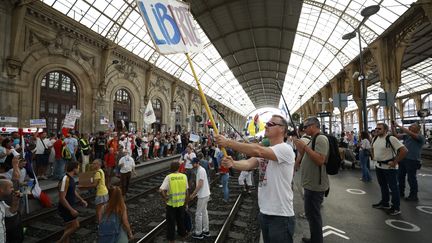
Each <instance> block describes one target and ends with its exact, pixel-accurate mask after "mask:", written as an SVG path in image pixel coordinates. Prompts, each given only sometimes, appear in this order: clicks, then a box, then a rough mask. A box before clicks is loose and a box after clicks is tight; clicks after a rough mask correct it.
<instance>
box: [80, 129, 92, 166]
mask: <svg viewBox="0 0 432 243" xmlns="http://www.w3.org/2000/svg"><path fill="white" fill-rule="evenodd" d="M79 146H80V148H81V158H82V164H81V172H86V170H87V165H88V164H89V159H90V143H89V141H88V134H86V133H83V134H82V137H81V139H80V140H79Z"/></svg>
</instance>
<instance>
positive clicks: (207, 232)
mask: <svg viewBox="0 0 432 243" xmlns="http://www.w3.org/2000/svg"><path fill="white" fill-rule="evenodd" d="M202 235H203V236H205V237H210V231H203V232H202Z"/></svg>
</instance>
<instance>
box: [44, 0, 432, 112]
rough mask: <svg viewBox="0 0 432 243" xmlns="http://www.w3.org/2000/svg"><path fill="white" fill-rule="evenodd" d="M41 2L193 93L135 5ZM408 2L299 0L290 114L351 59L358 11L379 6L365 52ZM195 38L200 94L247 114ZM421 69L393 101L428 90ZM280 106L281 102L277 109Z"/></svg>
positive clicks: (211, 53)
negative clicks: (160, 50) (351, 34)
mask: <svg viewBox="0 0 432 243" xmlns="http://www.w3.org/2000/svg"><path fill="white" fill-rule="evenodd" d="M42 2H44V3H46V4H47V5H49V6H52V7H53V8H55V9H57V10H59V11H60V12H61V13H64V14H66V15H67V16H69V17H70V18H72V19H74V20H76V21H78V22H80V23H81V24H83V25H85V26H87V27H88V28H90V29H91V30H93V31H95V32H97V33H99V34H100V35H101V36H104V37H106V38H108V39H110V40H112V41H113V42H114V43H116V44H118V45H120V46H122V47H124V48H125V49H127V50H129V51H131V52H132V53H134V54H136V55H138V56H139V57H141V58H143V59H144V60H146V61H148V62H150V63H152V64H154V65H155V66H157V67H159V68H161V69H162V70H164V71H166V72H167V73H170V74H171V75H173V76H175V77H177V78H179V79H180V80H181V81H183V82H185V83H187V84H189V85H191V86H192V87H195V88H196V84H195V81H194V79H193V77H192V74H191V70H190V67H189V66H188V63H187V60H186V57H185V56H184V55H183V54H175V55H166V56H165V55H160V54H159V53H158V52H156V49H155V47H154V44H153V42H152V41H151V38H150V36H149V34H148V33H147V30H146V28H145V24H144V22H143V20H142V18H141V15H140V13H139V12H138V11H137V9H136V1H135V0H116V1H114V0H42ZM413 2H415V0H385V1H384V0H315V1H313V0H303V7H302V12H301V15H300V19H299V24H298V27H297V29H298V31H297V32H296V36H295V42H294V46H293V48H292V50H293V51H292V52H291V57H290V63H289V66H288V70H287V74H286V78H285V83H284V87H283V93H284V95H285V97H291V99H289V98H288V100H287V103H288V106H289V108H290V110H291V111H296V110H297V109H298V108H299V107H300V106H301V105H302V104H303V103H304V102H306V101H307V100H308V99H309V98H310V97H311V96H313V95H314V94H315V93H316V92H317V91H318V90H319V89H321V88H322V87H323V86H324V85H325V84H326V83H327V82H328V81H329V80H330V79H332V78H333V77H334V76H335V75H336V74H337V73H338V72H339V71H340V70H341V69H342V68H343V67H344V66H346V65H347V64H348V63H349V62H350V61H351V60H352V59H354V58H355V57H356V56H357V55H358V54H359V46H358V38H353V39H351V40H342V35H344V34H346V33H349V32H352V31H353V30H354V29H356V28H357V27H358V25H359V23H360V22H361V21H362V20H363V16H361V14H360V12H361V10H362V9H364V8H365V7H367V6H371V5H377V4H379V5H380V7H381V9H380V11H379V12H378V13H377V14H375V15H373V16H371V17H370V18H369V19H367V20H366V21H365V23H364V24H363V25H362V26H361V27H360V32H361V42H362V46H363V47H366V46H367V45H368V44H370V43H371V42H372V41H373V40H375V39H376V38H377V37H378V36H379V35H380V34H381V33H382V32H384V30H385V29H387V28H388V27H389V26H390V25H391V24H392V23H393V22H394V21H395V20H396V19H398V18H399V16H400V15H402V14H403V13H404V12H405V11H406V10H407V9H408V8H409V7H410V5H411V4H412V3H413ZM195 24H196V26H199V25H198V24H197V23H195ZM199 33H200V37H201V40H202V41H203V42H204V51H202V52H201V53H199V54H194V55H192V56H191V58H192V61H193V63H194V67H195V71H196V72H197V75H198V77H199V79H200V82H201V86H202V88H203V90H204V93H205V94H206V95H208V96H210V97H212V98H213V99H215V100H217V101H219V102H220V103H222V104H223V105H225V106H227V107H229V108H231V109H233V110H235V111H236V112H238V113H240V114H242V115H247V114H249V113H251V112H252V111H254V110H255V106H254V105H253V103H252V102H251V100H250V99H249V97H248V96H247V94H246V93H245V91H244V90H243V88H242V87H241V85H240V84H239V82H238V81H237V80H236V78H235V77H234V75H233V74H232V72H231V71H230V70H229V69H228V67H227V65H226V63H225V62H224V61H223V60H222V59H221V57H220V55H219V53H218V51H217V50H216V49H215V47H214V46H213V44H212V43H211V42H210V40H209V39H208V38H207V36H206V35H205V34H204V32H203V30H202V29H201V28H199ZM422 63H423V64H419V65H416V66H413V67H410V68H408V69H406V70H404V71H403V73H402V79H403V82H404V84H403V85H402V87H401V88H400V90H401V91H400V93H399V94H398V96H403V95H405V94H408V93H411V92H415V91H418V90H422V89H424V85H430V84H431V79H430V78H428V77H430V74H431V69H432V68H431V67H430V63H431V60H430V59H427V62H426V61H424V62H422ZM422 65H423V66H422ZM419 77H420V79H421V80H420V79H419ZM419 80H420V81H419ZM405 82H406V83H405ZM374 87H375V86H371V87H369V90H370V95H373V94H374V91H373V90H378V87H375V88H374ZM376 95H377V94H376ZM282 102H283V101H282V99H281V101H280V105H282Z"/></svg>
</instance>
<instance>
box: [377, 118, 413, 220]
mask: <svg viewBox="0 0 432 243" xmlns="http://www.w3.org/2000/svg"><path fill="white" fill-rule="evenodd" d="M375 132H376V134H377V136H376V138H374V140H373V142H372V155H373V159H374V160H376V162H377V164H376V169H375V172H376V176H377V181H378V184H379V186H380V189H381V200H380V201H379V202H378V203H375V204H373V205H372V207H374V208H378V209H388V210H389V211H388V213H389V214H390V215H392V216H395V215H399V214H400V213H401V211H400V195H399V186H398V179H397V178H398V177H397V176H398V164H399V162H400V161H401V160H402V159H403V158H405V156H406V154H407V153H408V150H407V149H406V147H405V146H404V145H403V144H402V143H401V142H400V141H399V140H398V139H397V138H396V137H394V136H388V137H387V133H388V132H389V127H388V125H387V124H385V123H378V124H377V126H376V128H375ZM389 189H390V190H389ZM390 193H391V202H392V205H391V206H390V204H389V201H390Z"/></svg>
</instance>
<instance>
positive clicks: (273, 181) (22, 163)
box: [0, 115, 426, 242]
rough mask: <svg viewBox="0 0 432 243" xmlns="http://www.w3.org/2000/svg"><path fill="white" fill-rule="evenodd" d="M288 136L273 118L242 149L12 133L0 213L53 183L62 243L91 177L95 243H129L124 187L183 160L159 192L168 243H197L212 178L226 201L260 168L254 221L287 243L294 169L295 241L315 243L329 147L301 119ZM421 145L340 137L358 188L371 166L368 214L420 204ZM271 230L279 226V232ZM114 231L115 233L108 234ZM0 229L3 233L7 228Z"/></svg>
mask: <svg viewBox="0 0 432 243" xmlns="http://www.w3.org/2000/svg"><path fill="white" fill-rule="evenodd" d="M287 129H288V124H287V122H286V120H285V119H284V118H283V117H281V116H278V115H274V116H273V117H272V118H271V120H270V121H269V122H267V123H266V131H265V136H266V137H265V138H264V139H259V141H255V142H256V143H249V142H240V141H238V140H239V137H238V136H236V135H235V134H222V135H216V136H213V134H212V133H209V134H203V133H200V134H199V141H189V135H190V134H189V133H181V134H180V133H175V132H174V133H171V132H163V133H161V132H155V133H104V132H100V133H98V134H80V133H78V132H73V131H70V132H68V133H67V134H58V135H50V136H47V134H46V132H41V133H37V134H33V135H31V136H25V137H22V136H20V135H19V134H18V133H12V134H10V136H0V143H1V146H0V170H1V171H0V172H1V173H2V174H1V176H2V177H3V178H5V179H0V196H1V197H2V198H1V200H2V202H1V204H0V210H2V212H3V211H4V212H5V214H3V215H6V218H8V217H9V218H10V217H15V216H16V215H19V212H20V211H19V209H17V208H18V207H17V205H16V204H17V203H16V201H17V200H12V199H11V196H10V195H13V197H17V196H18V195H19V193H18V194H16V193H15V191H17V192H19V190H20V186H21V185H25V184H26V180H28V179H29V178H30V177H33V178H37V179H39V180H45V179H48V178H51V179H54V180H60V183H59V204H58V210H59V213H60V216H61V217H62V218H63V219H64V221H65V231H64V235H63V236H62V238H61V239H60V242H67V241H68V240H69V237H70V236H71V235H72V234H73V233H74V232H75V231H76V230H77V229H78V228H79V222H78V220H77V216H78V211H77V210H76V208H75V203H76V201H77V199H78V201H79V202H80V203H81V204H82V205H83V206H86V205H87V202H86V201H85V200H84V199H83V198H81V196H80V194H79V190H77V188H76V186H75V183H71V182H74V177H76V176H77V175H78V174H79V173H80V172H86V171H92V172H93V178H94V180H92V183H90V184H89V185H86V187H88V188H93V187H94V188H95V189H96V190H95V191H96V198H95V202H94V204H95V205H96V215H97V219H98V223H99V233H98V237H99V241H100V242H102V241H101V240H103V239H115V241H114V242H127V241H128V240H130V239H132V238H133V232H132V230H131V227H130V225H129V222H128V215H127V209H126V206H125V202H124V200H125V198H126V196H127V192H128V187H129V181H130V178H131V176H132V175H133V174H135V173H136V172H135V167H136V164H139V163H143V162H145V161H147V160H158V159H160V158H163V157H167V156H171V155H175V154H180V159H179V160H178V161H176V162H173V163H171V166H170V169H171V173H170V174H169V175H168V176H167V177H166V178H165V180H164V182H163V184H162V185H161V187H160V192H161V195H162V198H163V199H164V202H165V203H166V206H167V213H166V219H167V238H168V240H169V241H170V242H173V241H174V240H175V233H176V232H175V225H176V224H177V233H178V234H179V235H180V236H181V237H186V236H188V235H189V234H191V236H192V237H193V238H195V239H203V238H205V237H209V236H210V231H209V218H208V217H209V216H208V211H207V204H208V201H209V200H210V195H211V191H210V187H209V181H210V174H211V173H214V174H215V175H218V176H219V178H220V187H221V190H222V192H223V199H222V200H223V202H228V201H229V185H228V179H229V176H230V174H232V170H233V169H237V170H240V171H242V172H241V174H240V177H239V185H241V186H242V187H244V191H245V192H249V193H250V192H251V190H252V188H253V183H252V181H253V180H252V176H253V171H255V169H258V172H259V176H258V178H259V183H258V184H257V185H256V186H257V188H258V203H259V207H260V213H259V216H258V219H259V223H260V227H261V231H262V234H263V239H264V242H292V239H293V235H294V225H295V214H294V207H293V198H294V194H293V190H292V179H293V175H294V173H295V172H294V171H296V170H299V174H300V176H301V183H302V186H303V190H304V209H305V217H306V219H307V220H308V222H309V229H310V236H311V237H310V238H303V239H302V241H303V242H322V240H323V239H322V216H321V212H320V208H321V204H322V202H323V200H324V196H325V194H326V191H328V188H329V185H330V182H329V180H328V177H327V173H326V171H325V166H322V165H323V164H324V163H326V161H327V159H328V154H329V148H330V145H329V140H328V139H327V137H326V136H322V133H321V131H320V123H319V120H318V119H316V118H314V117H312V118H309V119H306V120H305V122H304V123H303V124H302V125H301V126H300V127H299V133H300V136H301V137H300V138H296V137H295V136H289V135H288V133H287ZM23 138H24V140H23ZM314 139H315V141H314V142H313V143H312V144H313V145H311V141H312V140H314ZM400 140H402V142H401V141H400ZM425 142H426V139H425V137H424V136H423V135H421V133H420V126H419V125H418V124H411V125H410V126H409V127H408V128H405V127H403V126H400V125H398V124H396V123H393V124H392V126H391V127H390V126H388V125H387V124H384V123H379V124H377V127H376V129H374V130H373V131H372V132H370V133H369V132H362V133H360V134H356V133H354V132H348V133H343V134H342V135H341V137H340V138H339V143H338V146H339V147H340V148H342V150H340V151H341V152H342V154H343V153H345V150H344V149H351V150H353V151H354V156H357V158H356V160H359V161H360V166H361V168H362V177H361V180H362V181H364V182H370V181H372V174H371V172H370V167H369V165H370V160H371V159H374V160H375V161H376V178H377V181H378V184H379V185H380V189H381V199H380V201H379V202H378V203H376V204H373V205H372V206H373V207H374V208H378V209H386V210H388V213H389V215H393V216H394V215H398V214H400V213H401V211H400V199H401V198H405V200H406V201H418V200H419V199H418V195H417V193H418V185H417V179H416V172H417V170H418V169H419V168H420V166H421V164H420V156H421V150H422V148H423V145H424V144H425ZM219 146H222V147H224V148H226V149H227V154H228V156H224V154H223V153H222V151H221V149H219ZM20 155H21V156H20ZM342 157H344V156H342ZM51 167H52V168H53V170H50V168H51ZM318 168H319V170H318ZM49 171H52V173H49ZM318 172H320V173H318ZM114 176H118V177H119V178H120V187H116V186H113V183H112V178H113V177H114ZM406 176H408V184H409V187H410V189H409V195H408V196H407V197H404V196H405V180H406ZM317 177H319V180H317V179H316V178H317ZM317 181H319V183H317ZM12 182H13V183H12ZM11 186H12V188H13V189H16V190H14V193H12V191H10V190H11V189H10V188H11ZM81 189H85V188H81ZM389 189H390V190H389ZM6 197H9V198H6ZM13 197H12V198H13ZM195 197H196V198H197V210H196V212H195V224H194V225H195V227H194V229H192V228H191V227H190V225H188V224H187V220H186V218H187V217H188V215H190V212H188V210H187V205H188V202H189V201H190V200H192V199H193V198H195ZM390 199H391V200H390ZM6 201H7V203H6ZM14 202H15V203H14ZM275 216H277V217H275ZM1 220H2V221H3V220H5V219H4V218H3V219H1ZM107 222H109V223H107ZM278 225H285V226H286V227H284V229H283V230H281V229H279V227H278ZM114 226H116V227H117V229H113V227H114ZM10 227H12V226H10ZM20 227H21V228H20ZM17 229H19V230H17ZM2 230H3V232H6V231H7V232H10V229H7V228H3V229H2ZM11 232H21V233H19V234H16V233H10V234H9V233H8V235H7V236H6V237H13V238H11V240H9V241H7V242H22V240H23V237H24V235H23V234H22V226H20V225H19V224H18V225H14V229H13V230H12V231H11ZM113 232H114V233H113ZM0 233H1V232H0ZM113 234H115V235H113ZM3 236H4V234H3Z"/></svg>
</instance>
